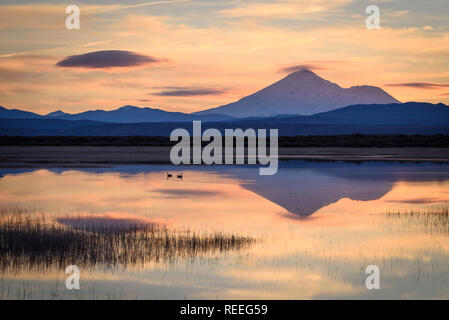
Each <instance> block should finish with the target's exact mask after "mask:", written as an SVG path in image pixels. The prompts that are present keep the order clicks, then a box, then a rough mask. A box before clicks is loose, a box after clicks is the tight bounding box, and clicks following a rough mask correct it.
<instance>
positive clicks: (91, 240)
mask: <svg viewBox="0 0 449 320" xmlns="http://www.w3.org/2000/svg"><path fill="white" fill-rule="evenodd" d="M254 241H255V240H254V239H252V238H248V237H243V236H239V235H227V234H223V233H209V234H208V233H202V234H198V233H194V232H190V231H188V230H175V229H170V228H167V227H165V226H157V225H150V226H146V227H144V228H143V227H142V226H138V225H136V226H127V227H126V228H117V227H116V226H114V227H111V229H109V230H108V229H105V227H102V228H100V229H99V230H97V231H96V230H95V229H93V228H86V229H85V230H83V229H80V228H76V229H73V228H70V227H68V226H65V225H63V224H61V223H58V222H57V221H55V220H53V219H50V218H48V217H46V216H45V215H42V214H36V213H35V212H26V211H24V210H0V272H11V271H13V272H14V271H20V270H31V269H33V270H36V269H47V268H53V267H56V268H65V267H66V266H68V265H71V264H75V265H77V266H79V267H84V268H92V267H95V266H97V265H101V266H104V267H106V268H112V267H117V266H121V267H129V266H137V267H138V266H139V265H141V266H143V265H144V264H145V263H148V262H165V263H167V262H168V263H173V262H175V261H177V260H179V259H194V258H197V257H202V256H208V255H212V254H214V253H222V252H228V251H231V250H234V251H235V250H240V249H244V248H247V247H249V246H250V245H251V244H252V243H253V242H254Z"/></svg>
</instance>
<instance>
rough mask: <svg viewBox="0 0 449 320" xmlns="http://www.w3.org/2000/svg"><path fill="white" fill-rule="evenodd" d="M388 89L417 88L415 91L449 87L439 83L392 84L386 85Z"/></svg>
mask: <svg viewBox="0 0 449 320" xmlns="http://www.w3.org/2000/svg"><path fill="white" fill-rule="evenodd" d="M386 86H389V87H409V88H417V89H438V88H445V87H449V84H440V83H432V82H407V83H392V84H386Z"/></svg>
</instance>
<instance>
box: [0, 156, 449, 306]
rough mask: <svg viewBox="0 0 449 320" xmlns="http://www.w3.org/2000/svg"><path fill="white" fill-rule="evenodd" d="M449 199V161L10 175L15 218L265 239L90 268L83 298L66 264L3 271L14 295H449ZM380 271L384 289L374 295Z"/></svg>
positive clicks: (1, 197) (3, 199)
mask: <svg viewBox="0 0 449 320" xmlns="http://www.w3.org/2000/svg"><path fill="white" fill-rule="evenodd" d="M181 169H182V171H183V179H182V181H181V180H178V179H176V177H175V178H173V179H169V180H167V177H166V171H167V170H168V171H172V172H175V173H176V172H179V171H180V170H181ZM448 200H449V165H447V164H430V163H429V164H408V163H407V164H405V163H372V162H366V163H359V164H356V163H343V162H302V161H289V162H284V163H281V164H280V169H279V171H278V174H277V175H275V176H264V177H262V176H259V175H258V168H257V167H248V166H241V167H184V168H179V167H176V168H175V167H169V166H118V167H114V168H106V169H83V170H81V169H68V170H65V169H29V170H26V169H20V170H19V169H16V170H15V169H10V170H5V169H3V170H0V206H1V208H4V209H5V210H9V209H11V208H16V209H17V208H19V209H26V210H29V211H32V212H36V214H38V213H45V214H48V215H49V216H50V217H51V218H52V219H54V220H55V221H63V218H67V217H68V216H74V217H77V216H86V215H89V216H94V217H97V218H99V219H102V221H112V222H114V221H129V220H132V221H151V222H155V223H159V224H164V225H167V226H168V228H176V229H189V230H191V231H192V232H197V233H199V234H200V233H213V232H220V233H223V234H235V235H242V236H245V237H251V238H254V239H256V241H255V242H254V243H252V244H251V245H249V246H245V247H242V248H238V249H235V250H229V251H219V250H217V251H212V252H209V253H207V254H203V255H198V256H185V257H180V258H178V259H176V260H174V261H170V262H167V261H146V262H145V263H136V264H134V265H133V264H131V265H127V266H121V265H117V266H108V267H105V266H104V265H102V264H101V262H99V263H98V264H95V265H92V266H89V267H85V268H80V269H81V279H80V283H81V290H79V291H76V290H73V291H69V290H67V289H66V287H65V279H66V274H65V270H64V269H62V268H56V267H54V266H53V267H52V266H50V267H45V266H39V265H37V266H28V265H26V266H25V265H24V266H22V267H21V266H15V268H6V269H4V270H0V297H1V298H3V299H5V298H26V299H30V298H31V299H32V298H36V299H40V298H51V299H61V298H63V299H66V298H75V299H103V298H108V299H109V298H111V299H134V298H137V299H184V298H187V299H197V298H198V299H202V298H207V299H215V298H231V299H234V298H235V299H240V298H241V299H246V298H249V297H250V298H261V299H303V298H304V299H313V298H446V299H448V298H449V227H448V225H449V221H447V220H448V219H447V216H443V215H441V216H438V213H435V214H431V215H429V214H427V215H426V212H429V211H432V212H437V211H438V210H440V209H444V208H447V202H448ZM440 211H443V210H440ZM411 212H414V214H413V215H412V214H411ZM416 212H417V213H416ZM419 213H420V214H419ZM69 227H70V224H69ZM71 227H74V226H73V225H71ZM1 259H8V257H5V256H2V257H1ZM73 264H74V265H77V261H73ZM373 264H374V265H377V266H378V267H379V268H380V272H381V289H380V290H367V289H366V288H365V279H366V277H367V275H366V274H365V268H366V267H367V266H369V265H373Z"/></svg>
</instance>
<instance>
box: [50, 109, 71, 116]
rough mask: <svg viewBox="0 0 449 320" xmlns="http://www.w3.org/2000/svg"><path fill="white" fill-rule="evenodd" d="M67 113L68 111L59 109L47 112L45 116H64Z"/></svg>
mask: <svg viewBox="0 0 449 320" xmlns="http://www.w3.org/2000/svg"><path fill="white" fill-rule="evenodd" d="M67 114H68V113H65V112H63V111H61V110H56V111H53V112H50V113H48V114H47V115H46V116H47V117H60V116H65V115H67Z"/></svg>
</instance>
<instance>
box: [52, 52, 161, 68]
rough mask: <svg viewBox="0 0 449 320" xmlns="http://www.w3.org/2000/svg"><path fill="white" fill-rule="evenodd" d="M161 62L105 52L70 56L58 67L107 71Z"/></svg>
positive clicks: (139, 55)
mask: <svg viewBox="0 0 449 320" xmlns="http://www.w3.org/2000/svg"><path fill="white" fill-rule="evenodd" d="M161 61H163V60H160V59H158V58H154V57H151V56H146V55H142V54H138V53H135V52H131V51H122V50H104V51H94V52H90V53H86V54H80V55H74V56H70V57H67V58H65V59H63V60H61V61H59V62H58V63H57V64H56V65H57V66H58V67H64V68H91V69H107V68H118V67H138V66H142V65H147V64H154V63H159V62H161Z"/></svg>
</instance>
